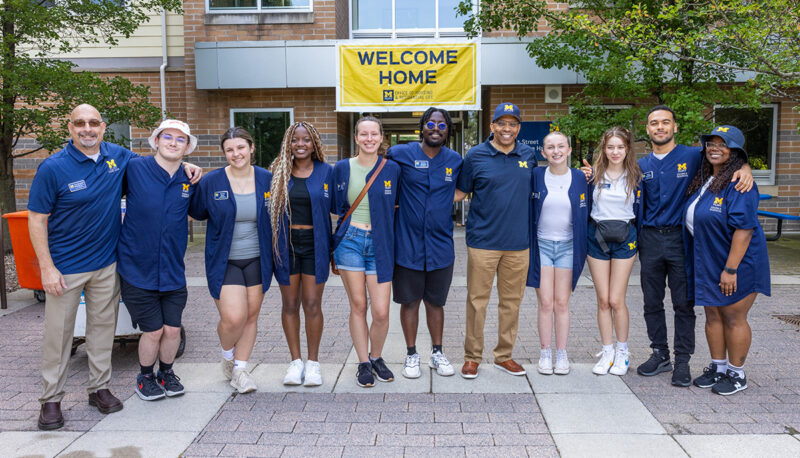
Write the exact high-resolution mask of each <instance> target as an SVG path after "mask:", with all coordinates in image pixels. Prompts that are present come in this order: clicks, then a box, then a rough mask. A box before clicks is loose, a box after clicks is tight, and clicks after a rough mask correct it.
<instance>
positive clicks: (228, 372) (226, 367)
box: [219, 358, 233, 380]
mask: <svg viewBox="0 0 800 458" xmlns="http://www.w3.org/2000/svg"><path fill="white" fill-rule="evenodd" d="M219 367H220V369H222V375H224V376H225V380H230V379H231V377H232V376H233V360H232V359H225V358H222V362H221V363H220V364H219Z"/></svg>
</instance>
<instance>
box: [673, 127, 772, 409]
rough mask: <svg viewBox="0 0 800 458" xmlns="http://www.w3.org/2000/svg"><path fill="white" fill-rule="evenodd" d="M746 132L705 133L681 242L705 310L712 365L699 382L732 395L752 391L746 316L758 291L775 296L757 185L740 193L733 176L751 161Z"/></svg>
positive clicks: (694, 294)
mask: <svg viewBox="0 0 800 458" xmlns="http://www.w3.org/2000/svg"><path fill="white" fill-rule="evenodd" d="M744 141H745V140H744V135H742V132H741V131H740V130H739V129H737V128H736V127H733V126H719V127H717V128H716V129H714V130H713V132H711V133H710V134H708V135H703V136H701V137H700V143H701V145H703V160H702V163H701V165H700V169H699V170H698V172H697V173H696V174H695V176H694V179H693V180H692V182H691V184H690V185H689V189H688V190H687V191H686V194H687V196H689V198H688V200H687V203H686V205H685V207H684V208H685V210H684V218H685V219H684V222H685V225H684V245H685V247H686V272H687V277H688V279H689V288H688V289H689V297H690V298H691V299H693V300H694V303H695V304H696V305H699V306H703V307H704V309H705V313H706V339H707V340H708V348H709V350H710V352H711V364H709V366H708V368H706V369H705V370H704V371H703V375H701V376H700V377H697V378H696V379H695V380H694V384H695V385H696V386H698V387H700V388H709V387H710V388H711V390H712V391H713V392H714V393H717V394H721V395H725V396H727V395H731V394H734V393H737V392H739V391H742V390H744V389H746V388H747V377H746V376H745V373H744V370H743V369H742V366H743V365H744V361H745V358H747V353H748V351H749V349H750V341H751V337H752V334H751V330H750V325H749V324H748V323H747V313H748V312H749V311H750V308H751V307H752V306H753V302H754V301H755V299H756V294H757V293H762V294H766V295H767V296H769V295H770V278H769V259H768V255H767V242H766V239H765V238H764V231H763V230H762V228H761V224H759V222H758V214H757V210H758V200H759V198H758V188H757V187H755V186H754V187H753V189H751V190H750V191H748V192H746V193H744V194H741V193H739V192H738V191H737V190H736V189H735V187H734V184H732V183H731V181H730V180H731V178H732V177H733V175H734V172H735V171H737V170H739V169H740V168H741V167H742V165H743V164H746V163H747V154H746V153H745V150H744Z"/></svg>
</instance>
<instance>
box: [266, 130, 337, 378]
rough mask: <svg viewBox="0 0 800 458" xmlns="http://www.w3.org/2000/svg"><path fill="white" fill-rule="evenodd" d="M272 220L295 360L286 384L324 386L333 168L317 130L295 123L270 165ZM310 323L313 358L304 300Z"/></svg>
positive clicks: (288, 336)
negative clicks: (322, 364) (321, 357)
mask: <svg viewBox="0 0 800 458" xmlns="http://www.w3.org/2000/svg"><path fill="white" fill-rule="evenodd" d="M270 171H271V172H272V185H271V190H270V203H269V206H270V219H271V222H272V253H273V257H274V267H275V278H276V279H277V280H278V283H279V284H280V289H281V298H282V300H283V308H282V309H281V323H282V324H283V333H284V334H285V335H286V342H287V344H288V345H289V353H290V354H291V357H292V362H291V364H289V368H288V369H287V371H286V376H285V377H284V379H283V384H284V385H300V384H303V385H305V386H319V385H322V373H321V371H320V365H319V343H320V339H321V338H322V326H323V316H322V291H323V290H324V289H325V282H326V281H327V280H328V274H329V273H330V268H329V261H330V252H331V250H330V246H331V216H330V211H331V207H332V201H333V167H331V166H330V165H328V164H326V163H325V154H324V152H323V149H322V141H321V140H320V138H319V133H318V132H317V129H315V128H314V126H312V125H311V124H309V123H307V122H295V123H294V124H292V125H291V126H289V128H288V129H287V130H286V133H285V134H284V136H283V142H282V143H281V151H280V153H279V154H278V157H277V158H275V160H274V161H273V162H272V165H271V166H270ZM301 303H302V305H303V313H304V315H305V323H306V340H307V343H308V360H307V361H306V363H305V364H304V363H303V358H302V355H301V354H300V304H301Z"/></svg>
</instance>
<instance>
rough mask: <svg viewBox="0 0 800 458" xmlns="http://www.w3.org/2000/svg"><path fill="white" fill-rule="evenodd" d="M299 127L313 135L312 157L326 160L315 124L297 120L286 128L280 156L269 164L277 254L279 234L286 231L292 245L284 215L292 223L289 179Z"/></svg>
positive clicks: (271, 209) (275, 249)
mask: <svg viewBox="0 0 800 458" xmlns="http://www.w3.org/2000/svg"><path fill="white" fill-rule="evenodd" d="M298 127H302V128H304V129H305V130H306V131H307V132H308V134H309V135H310V136H311V142H312V143H313V145H314V151H312V152H311V159H312V160H316V161H320V162H325V155H324V154H323V150H322V141H321V140H320V138H319V132H317V129H315V128H314V126H312V125H311V124H309V123H307V122H305V121H300V122H295V123H294V124H292V125H291V126H289V128H288V129H286V132H285V133H284V134H283V141H282V142H281V151H280V152H279V153H278V157H276V158H275V160H274V161H272V164H271V165H270V166H269V171H270V172H272V184H271V185H270V188H269V194H270V201H269V215H270V221H271V223H272V251H273V252H274V253H275V254H278V234H280V233H284V234H285V235H286V239H287V241H288V242H289V245H290V246H291V243H292V241H291V234H290V231H289V230H288V227H287V226H286V223H285V222H284V219H283V216H284V215H286V216H287V219H286V221H288V225H291V224H292V222H291V221H292V212H291V208H290V207H289V180H291V177H292V168H293V167H294V159H293V158H292V151H291V144H292V137H293V136H294V133H295V131H296V130H297V128H298ZM277 258H278V262H283V261H281V258H280V256H278V257H277Z"/></svg>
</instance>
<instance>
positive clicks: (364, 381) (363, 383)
mask: <svg viewBox="0 0 800 458" xmlns="http://www.w3.org/2000/svg"><path fill="white" fill-rule="evenodd" d="M356 383H358V386H360V387H361V388H371V387H372V386H373V385H375V379H374V378H373V377H372V364H370V363H359V364H358V372H356Z"/></svg>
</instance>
